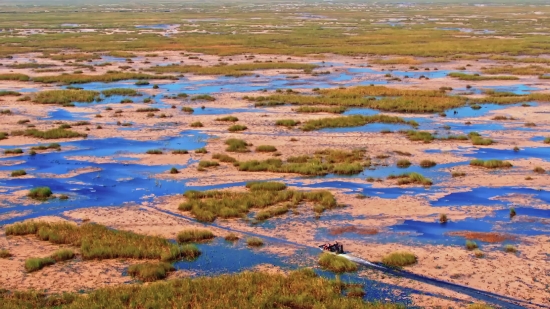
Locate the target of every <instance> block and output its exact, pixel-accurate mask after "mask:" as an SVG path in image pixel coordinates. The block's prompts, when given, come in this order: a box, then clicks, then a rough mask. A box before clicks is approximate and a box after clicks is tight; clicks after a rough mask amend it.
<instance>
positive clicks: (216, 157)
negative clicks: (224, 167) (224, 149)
mask: <svg viewBox="0 0 550 309" xmlns="http://www.w3.org/2000/svg"><path fill="white" fill-rule="evenodd" d="M212 159H214V160H218V161H220V162H224V163H235V162H237V159H235V158H233V157H231V156H228V155H226V154H224V153H215V154H213V155H212Z"/></svg>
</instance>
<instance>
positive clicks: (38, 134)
mask: <svg viewBox="0 0 550 309" xmlns="http://www.w3.org/2000/svg"><path fill="white" fill-rule="evenodd" d="M11 135H13V136H31V137H35V138H41V139H60V138H76V137H87V136H88V135H87V134H82V133H78V132H75V131H71V130H66V129H51V130H47V131H40V130H37V129H27V130H24V131H13V132H11Z"/></svg>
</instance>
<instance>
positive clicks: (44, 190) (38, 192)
mask: <svg viewBox="0 0 550 309" xmlns="http://www.w3.org/2000/svg"><path fill="white" fill-rule="evenodd" d="M52 194H53V193H52V190H51V189H50V188H49V187H38V188H33V189H31V190H30V191H29V193H28V194H27V196H28V197H30V198H32V199H35V200H39V201H44V200H47V199H48V198H49V197H51V196H52Z"/></svg>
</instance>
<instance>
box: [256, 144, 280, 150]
mask: <svg viewBox="0 0 550 309" xmlns="http://www.w3.org/2000/svg"><path fill="white" fill-rule="evenodd" d="M275 151H277V148H275V146H271V145H260V146H258V147H256V152H275Z"/></svg>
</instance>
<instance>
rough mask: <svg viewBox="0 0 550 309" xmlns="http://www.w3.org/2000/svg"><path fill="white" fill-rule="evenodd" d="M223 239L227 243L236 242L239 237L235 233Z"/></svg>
mask: <svg viewBox="0 0 550 309" xmlns="http://www.w3.org/2000/svg"><path fill="white" fill-rule="evenodd" d="M224 239H225V240H227V241H237V240H239V236H237V234H235V233H229V234H227V235H226V236H225V237H224Z"/></svg>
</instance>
